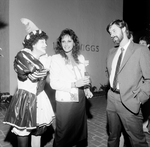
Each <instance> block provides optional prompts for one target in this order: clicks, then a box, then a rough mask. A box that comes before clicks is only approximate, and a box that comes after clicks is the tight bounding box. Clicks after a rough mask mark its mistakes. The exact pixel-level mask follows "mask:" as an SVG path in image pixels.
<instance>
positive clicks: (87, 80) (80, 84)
mask: <svg viewBox="0 0 150 147" xmlns="http://www.w3.org/2000/svg"><path fill="white" fill-rule="evenodd" d="M90 82H91V81H90V77H89V76H86V77H84V78H82V79H80V80H77V81H76V82H75V87H77V88H79V87H83V86H85V85H89V84H90Z"/></svg>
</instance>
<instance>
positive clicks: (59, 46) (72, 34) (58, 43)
mask: <svg viewBox="0 0 150 147" xmlns="http://www.w3.org/2000/svg"><path fill="white" fill-rule="evenodd" d="M66 35H69V36H70V37H71V39H72V40H73V42H74V46H73V49H72V56H73V58H74V60H75V61H76V63H79V60H78V56H79V54H80V50H81V46H80V43H79V38H78V37H77V35H76V34H75V32H74V31H73V30H71V29H69V28H66V29H64V30H63V31H62V32H61V34H60V36H59V37H58V39H57V41H56V46H55V47H54V49H55V53H56V54H60V55H61V56H62V57H64V58H65V59H68V57H67V55H66V53H65V51H64V49H63V47H62V39H63V37H64V36H66Z"/></svg>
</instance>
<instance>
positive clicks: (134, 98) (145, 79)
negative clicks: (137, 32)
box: [107, 42, 150, 113]
mask: <svg viewBox="0 0 150 147" xmlns="http://www.w3.org/2000/svg"><path fill="white" fill-rule="evenodd" d="M117 49H118V48H112V49H111V50H110V52H109V54H108V58H107V69H108V72H109V75H110V73H111V65H112V61H113V58H114V55H115V53H116V51H117ZM118 82H119V88H120V94H121V100H122V103H123V104H124V105H125V107H127V108H128V109H129V110H130V111H132V112H133V113H138V112H139V109H140V105H141V104H144V103H145V102H146V101H147V100H148V98H149V95H150V51H149V50H148V48H146V47H144V46H142V45H139V44H136V43H133V42H131V43H130V44H129V46H128V48H127V50H126V53H125V56H124V58H123V61H122V64H121V67H120V71H119V75H118Z"/></svg>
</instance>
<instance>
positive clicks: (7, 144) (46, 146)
mask: <svg viewBox="0 0 150 147" xmlns="http://www.w3.org/2000/svg"><path fill="white" fill-rule="evenodd" d="M7 106H8V105H7V104H0V147H17V145H16V136H15V135H14V134H13V133H11V132H10V128H9V126H8V125H4V124H3V123H2V122H3V119H4V116H5V112H6V110H7ZM88 107H89V108H90V111H88V113H87V114H88V116H89V118H88V147H107V138H108V136H107V131H106V111H105V110H106V97H105V95H102V96H96V97H94V98H92V99H90V100H89V102H88ZM51 132H53V130H52V128H49V130H48V131H47V134H45V135H44V136H43V139H42V146H43V147H52V142H53V134H52V133H51ZM146 138H147V142H148V144H149V146H150V135H148V134H146Z"/></svg>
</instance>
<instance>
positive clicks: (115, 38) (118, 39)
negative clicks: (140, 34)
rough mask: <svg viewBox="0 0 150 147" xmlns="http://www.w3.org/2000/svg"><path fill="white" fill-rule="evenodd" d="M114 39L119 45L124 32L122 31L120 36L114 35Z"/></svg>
mask: <svg viewBox="0 0 150 147" xmlns="http://www.w3.org/2000/svg"><path fill="white" fill-rule="evenodd" d="M112 39H113V42H114V43H115V44H117V45H119V44H120V42H121V41H122V40H123V33H121V34H120V36H114V37H113V38H112Z"/></svg>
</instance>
